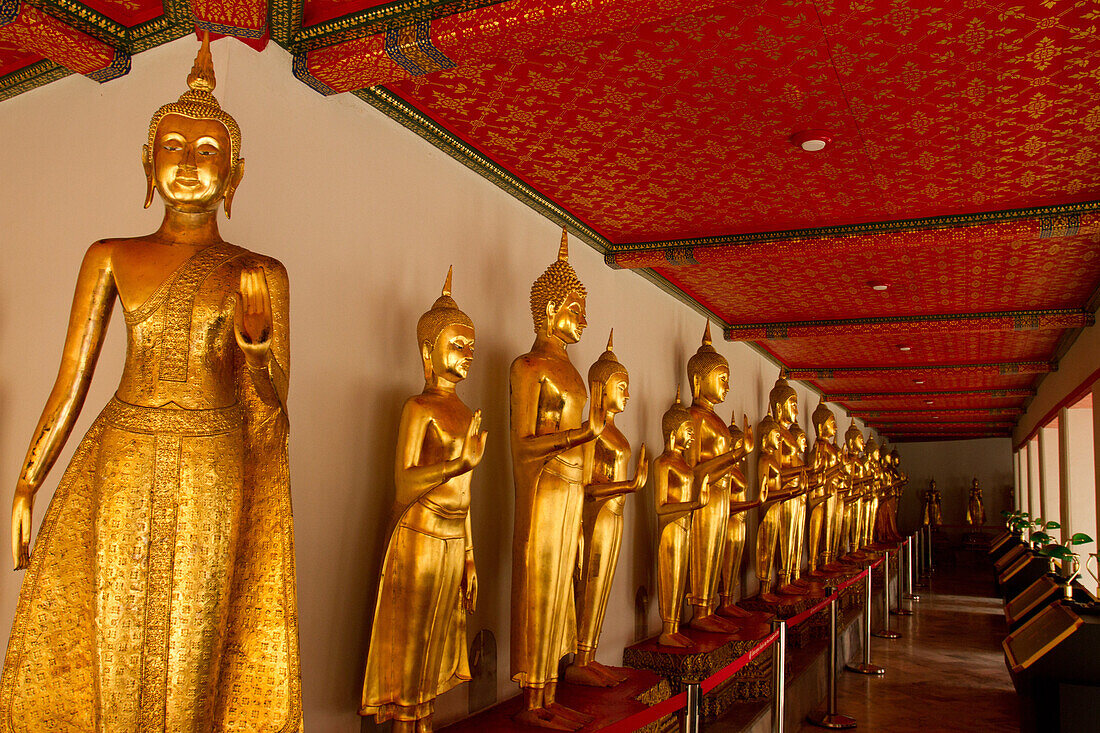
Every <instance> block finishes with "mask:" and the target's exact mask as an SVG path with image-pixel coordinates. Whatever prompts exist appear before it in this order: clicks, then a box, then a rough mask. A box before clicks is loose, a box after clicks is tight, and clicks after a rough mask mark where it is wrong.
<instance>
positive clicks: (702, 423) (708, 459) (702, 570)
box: [687, 321, 744, 633]
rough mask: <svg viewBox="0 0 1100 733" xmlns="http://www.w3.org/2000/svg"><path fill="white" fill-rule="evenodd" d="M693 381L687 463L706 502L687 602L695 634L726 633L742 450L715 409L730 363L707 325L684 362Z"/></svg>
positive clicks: (694, 530) (696, 528)
mask: <svg viewBox="0 0 1100 733" xmlns="http://www.w3.org/2000/svg"><path fill="white" fill-rule="evenodd" d="M687 373H688V379H689V380H690V381H691V406H690V407H689V408H688V411H689V412H690V413H691V418H692V427H693V428H694V432H695V440H694V441H693V442H692V444H691V446H690V447H689V448H688V454H687V460H688V464H689V465H690V466H691V467H692V470H693V471H694V472H695V481H696V482H699V483H700V484H701V482H702V480H703V478H704V477H707V478H709V479H710V481H709V486H710V492H709V494H708V497H707V502H706V504H705V505H704V506H702V507H701V508H700V509H699V510H698V511H696V512H695V514H694V516H693V517H692V521H691V562H690V564H689V565H690V567H689V571H688V572H689V576H690V591H689V592H688V603H689V604H691V607H692V610H693V615H692V619H691V626H692V628H695V629H698V630H699V631H709V632H718V633H729V632H732V631H735V630H736V629H737V625H736V624H734V623H733V622H731V621H728V620H726V619H724V618H722V617H720V616H719V615H718V614H717V613H716V609H717V607H718V581H719V579H720V576H721V572H722V559H723V557H722V556H723V553H724V551H725V549H726V547H725V545H726V536H727V533H728V526H729V521H730V475H729V474H730V468H731V467H732V466H733V464H734V463H736V462H737V461H738V460H740V459H741V458H743V457H744V449H743V448H742V450H741V451H737V450H735V449H734V446H733V441H732V436H731V435H730V430H729V426H727V425H726V423H725V421H723V420H722V419H721V418H719V417H718V414H717V413H716V412H715V411H714V406H715V405H717V404H720V403H722V402H724V401H725V399H726V394H727V393H728V392H729V375H730V368H729V362H727V361H726V358H725V357H724V356H722V355H721V354H719V353H718V352H717V351H715V349H714V346H713V345H712V344H711V336H710V321H707V325H706V328H705V329H704V331H703V341H702V344H701V345H700V346H699V349H698V350H697V351H696V352H695V353H694V354H693V355H692V356H691V358H690V359H688V363H687Z"/></svg>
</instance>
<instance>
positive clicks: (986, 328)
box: [725, 308, 1096, 341]
mask: <svg viewBox="0 0 1100 733" xmlns="http://www.w3.org/2000/svg"><path fill="white" fill-rule="evenodd" d="M1094 323H1096V316H1095V315H1094V314H1093V313H1090V312H1088V311H1084V310H1081V309H1079V308H1059V309H1052V310H1031V311H1005V312H1000V313H960V314H949V315H926V316H900V317H896V318H839V319H834V320H822V321H786V322H780V323H746V324H736V325H731V326H729V327H728V328H726V329H725V337H726V340H727V341H764V340H773V339H791V338H812V337H823V336H891V335H900V336H908V335H911V334H938V333H989V332H994V331H1038V330H1055V329H1057V330H1060V329H1066V328H1082V327H1085V326H1091V325H1093V324H1094Z"/></svg>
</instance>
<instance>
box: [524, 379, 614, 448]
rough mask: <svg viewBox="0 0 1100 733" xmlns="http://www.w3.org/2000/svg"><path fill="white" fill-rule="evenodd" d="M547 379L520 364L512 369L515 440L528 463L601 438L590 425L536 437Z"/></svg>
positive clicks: (586, 424) (589, 423)
mask: <svg viewBox="0 0 1100 733" xmlns="http://www.w3.org/2000/svg"><path fill="white" fill-rule="evenodd" d="M545 379H546V378H545V377H541V378H538V377H536V375H534V374H532V373H531V371H530V370H529V369H525V368H523V367H522V366H519V365H513V367H512V379H511V381H512V437H513V440H516V441H518V443H519V445H518V448H519V450H520V452H521V454H522V455H524V456H525V457H526V458H527V459H528V460H538V459H546V458H551V457H553V456H555V455H557V454H558V453H563V452H564V451H567V450H569V449H570V448H575V447H576V446H578V445H581V444H582V443H587V442H588V441H590V440H592V439H594V438H595V437H597V436H598V435H599V433H598V431H596V430H595V429H593V427H592V425H591V422H587V423H585V424H584V425H582V426H580V427H579V428H567V429H565V430H559V431H557V432H554V433H545V434H543V435H536V434H535V429H536V426H537V425H538V413H539V392H540V391H541V390H542V382H543V380H545Z"/></svg>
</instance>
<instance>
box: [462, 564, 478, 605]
mask: <svg viewBox="0 0 1100 733" xmlns="http://www.w3.org/2000/svg"><path fill="white" fill-rule="evenodd" d="M462 608H463V609H465V610H466V611H469V612H470V613H473V612H474V611H476V610H477V568H475V567H474V553H473V552H472V551H470V552H467V553H466V568H465V570H464V571H463V574H462Z"/></svg>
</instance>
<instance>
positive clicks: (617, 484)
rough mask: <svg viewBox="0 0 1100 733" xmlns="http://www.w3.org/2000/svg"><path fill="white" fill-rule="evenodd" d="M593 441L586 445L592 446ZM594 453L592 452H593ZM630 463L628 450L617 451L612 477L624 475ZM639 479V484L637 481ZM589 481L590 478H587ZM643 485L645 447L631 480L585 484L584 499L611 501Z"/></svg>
mask: <svg viewBox="0 0 1100 733" xmlns="http://www.w3.org/2000/svg"><path fill="white" fill-rule="evenodd" d="M594 444H595V441H592V443H589V444H588V445H594ZM586 447H587V446H586ZM593 452H594V451H593ZM629 461H630V448H626V449H625V450H621V451H618V452H617V454H616V456H615V472H614V475H616V476H622V475H624V474H626V466H627V463H628V462H629ZM639 478H641V479H642V480H641V482H639V481H638V479H639ZM588 480H589V481H591V476H589V477H588ZM644 483H645V446H642V456H641V457H640V458H639V459H638V473H637V474H635V476H634V478H633V479H624V480H622V481H608V482H607V483H602V484H598V483H587V484H585V487H584V490H585V498H586V499H588V500H589V501H600V500H602V499H611V498H614V497H616V496H622V495H623V494H630V493H633V492H635V491H637V490H638V489H640V488H641V484H644Z"/></svg>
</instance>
